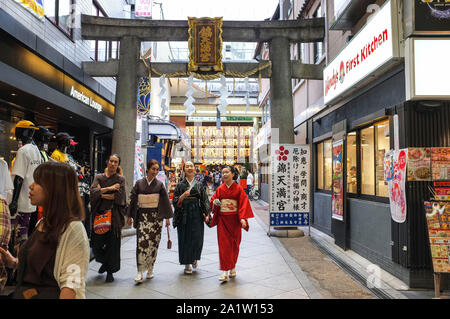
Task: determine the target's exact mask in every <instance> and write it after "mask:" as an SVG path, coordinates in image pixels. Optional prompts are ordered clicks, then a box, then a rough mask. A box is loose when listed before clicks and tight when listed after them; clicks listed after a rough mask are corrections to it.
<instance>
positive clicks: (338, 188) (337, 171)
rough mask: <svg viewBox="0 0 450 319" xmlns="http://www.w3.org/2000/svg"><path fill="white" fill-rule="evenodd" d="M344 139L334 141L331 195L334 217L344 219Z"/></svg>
mask: <svg viewBox="0 0 450 319" xmlns="http://www.w3.org/2000/svg"><path fill="white" fill-rule="evenodd" d="M343 146H344V141H343V140H340V141H336V142H333V175H332V176H333V193H332V195H331V202H332V207H331V210H332V215H331V216H332V217H333V218H334V219H338V220H343V219H344V175H343V172H342V171H343V169H344V167H343V165H342V156H343V155H342V152H343Z"/></svg>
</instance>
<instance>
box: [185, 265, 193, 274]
mask: <svg viewBox="0 0 450 319" xmlns="http://www.w3.org/2000/svg"><path fill="white" fill-rule="evenodd" d="M184 273H185V274H187V275H190V274H192V268H191V265H186V266H185V267H184Z"/></svg>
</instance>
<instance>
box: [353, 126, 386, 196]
mask: <svg viewBox="0 0 450 319" xmlns="http://www.w3.org/2000/svg"><path fill="white" fill-rule="evenodd" d="M389 150H390V134H389V119H387V120H383V121H381V122H377V123H375V124H373V125H371V126H369V127H366V128H363V129H361V130H358V131H357V132H350V133H349V134H348V135H347V192H348V193H353V194H358V192H359V190H358V186H359V187H360V194H358V195H371V196H378V197H389V190H388V186H387V184H386V182H385V181H384V156H385V154H386V152H388V151H389ZM359 156H360V161H358V157H359ZM358 173H360V174H358Z"/></svg>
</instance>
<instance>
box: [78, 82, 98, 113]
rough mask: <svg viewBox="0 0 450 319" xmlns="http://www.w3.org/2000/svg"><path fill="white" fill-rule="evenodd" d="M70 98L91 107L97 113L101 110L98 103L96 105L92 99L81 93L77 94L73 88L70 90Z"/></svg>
mask: <svg viewBox="0 0 450 319" xmlns="http://www.w3.org/2000/svg"><path fill="white" fill-rule="evenodd" d="M70 96H71V97H73V98H75V99H77V100H78V101H80V102H82V103H84V104H86V105H88V106H90V107H92V108H93V109H96V110H97V112H101V111H102V110H103V107H102V105H101V104H100V103H97V102H96V101H94V99H93V98H91V97H89V96H86V95H84V94H83V93H82V92H79V91H77V90H75V88H74V87H73V86H72V89H71V90H70Z"/></svg>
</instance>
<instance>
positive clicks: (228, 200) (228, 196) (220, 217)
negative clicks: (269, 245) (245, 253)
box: [210, 182, 253, 270]
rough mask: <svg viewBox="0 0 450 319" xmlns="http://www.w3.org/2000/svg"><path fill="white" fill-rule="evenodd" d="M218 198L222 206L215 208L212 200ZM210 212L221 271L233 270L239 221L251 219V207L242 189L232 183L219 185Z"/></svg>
mask: <svg viewBox="0 0 450 319" xmlns="http://www.w3.org/2000/svg"><path fill="white" fill-rule="evenodd" d="M216 198H218V199H219V200H220V202H221V203H222V205H221V206H220V207H219V206H216V205H214V204H213V202H214V200H215V199H216ZM210 207H211V211H212V212H213V214H214V216H213V219H212V221H211V224H210V227H213V226H216V225H217V241H218V243H219V259H220V269H221V270H231V269H233V268H235V266H236V262H237V259H238V256H239V245H240V244H241V235H242V233H241V228H242V225H241V219H245V221H246V222H247V227H246V228H245V230H246V231H248V228H249V226H248V221H247V219H248V218H252V217H253V211H252V207H251V205H250V201H249V200H248V197H247V194H245V192H244V190H243V189H242V187H241V186H240V185H238V184H236V183H234V182H233V184H232V185H231V186H230V188H228V186H227V185H226V184H225V183H223V184H222V185H220V186H219V187H218V188H217V190H216V192H215V193H214V195H213V196H212V197H211V202H210Z"/></svg>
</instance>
